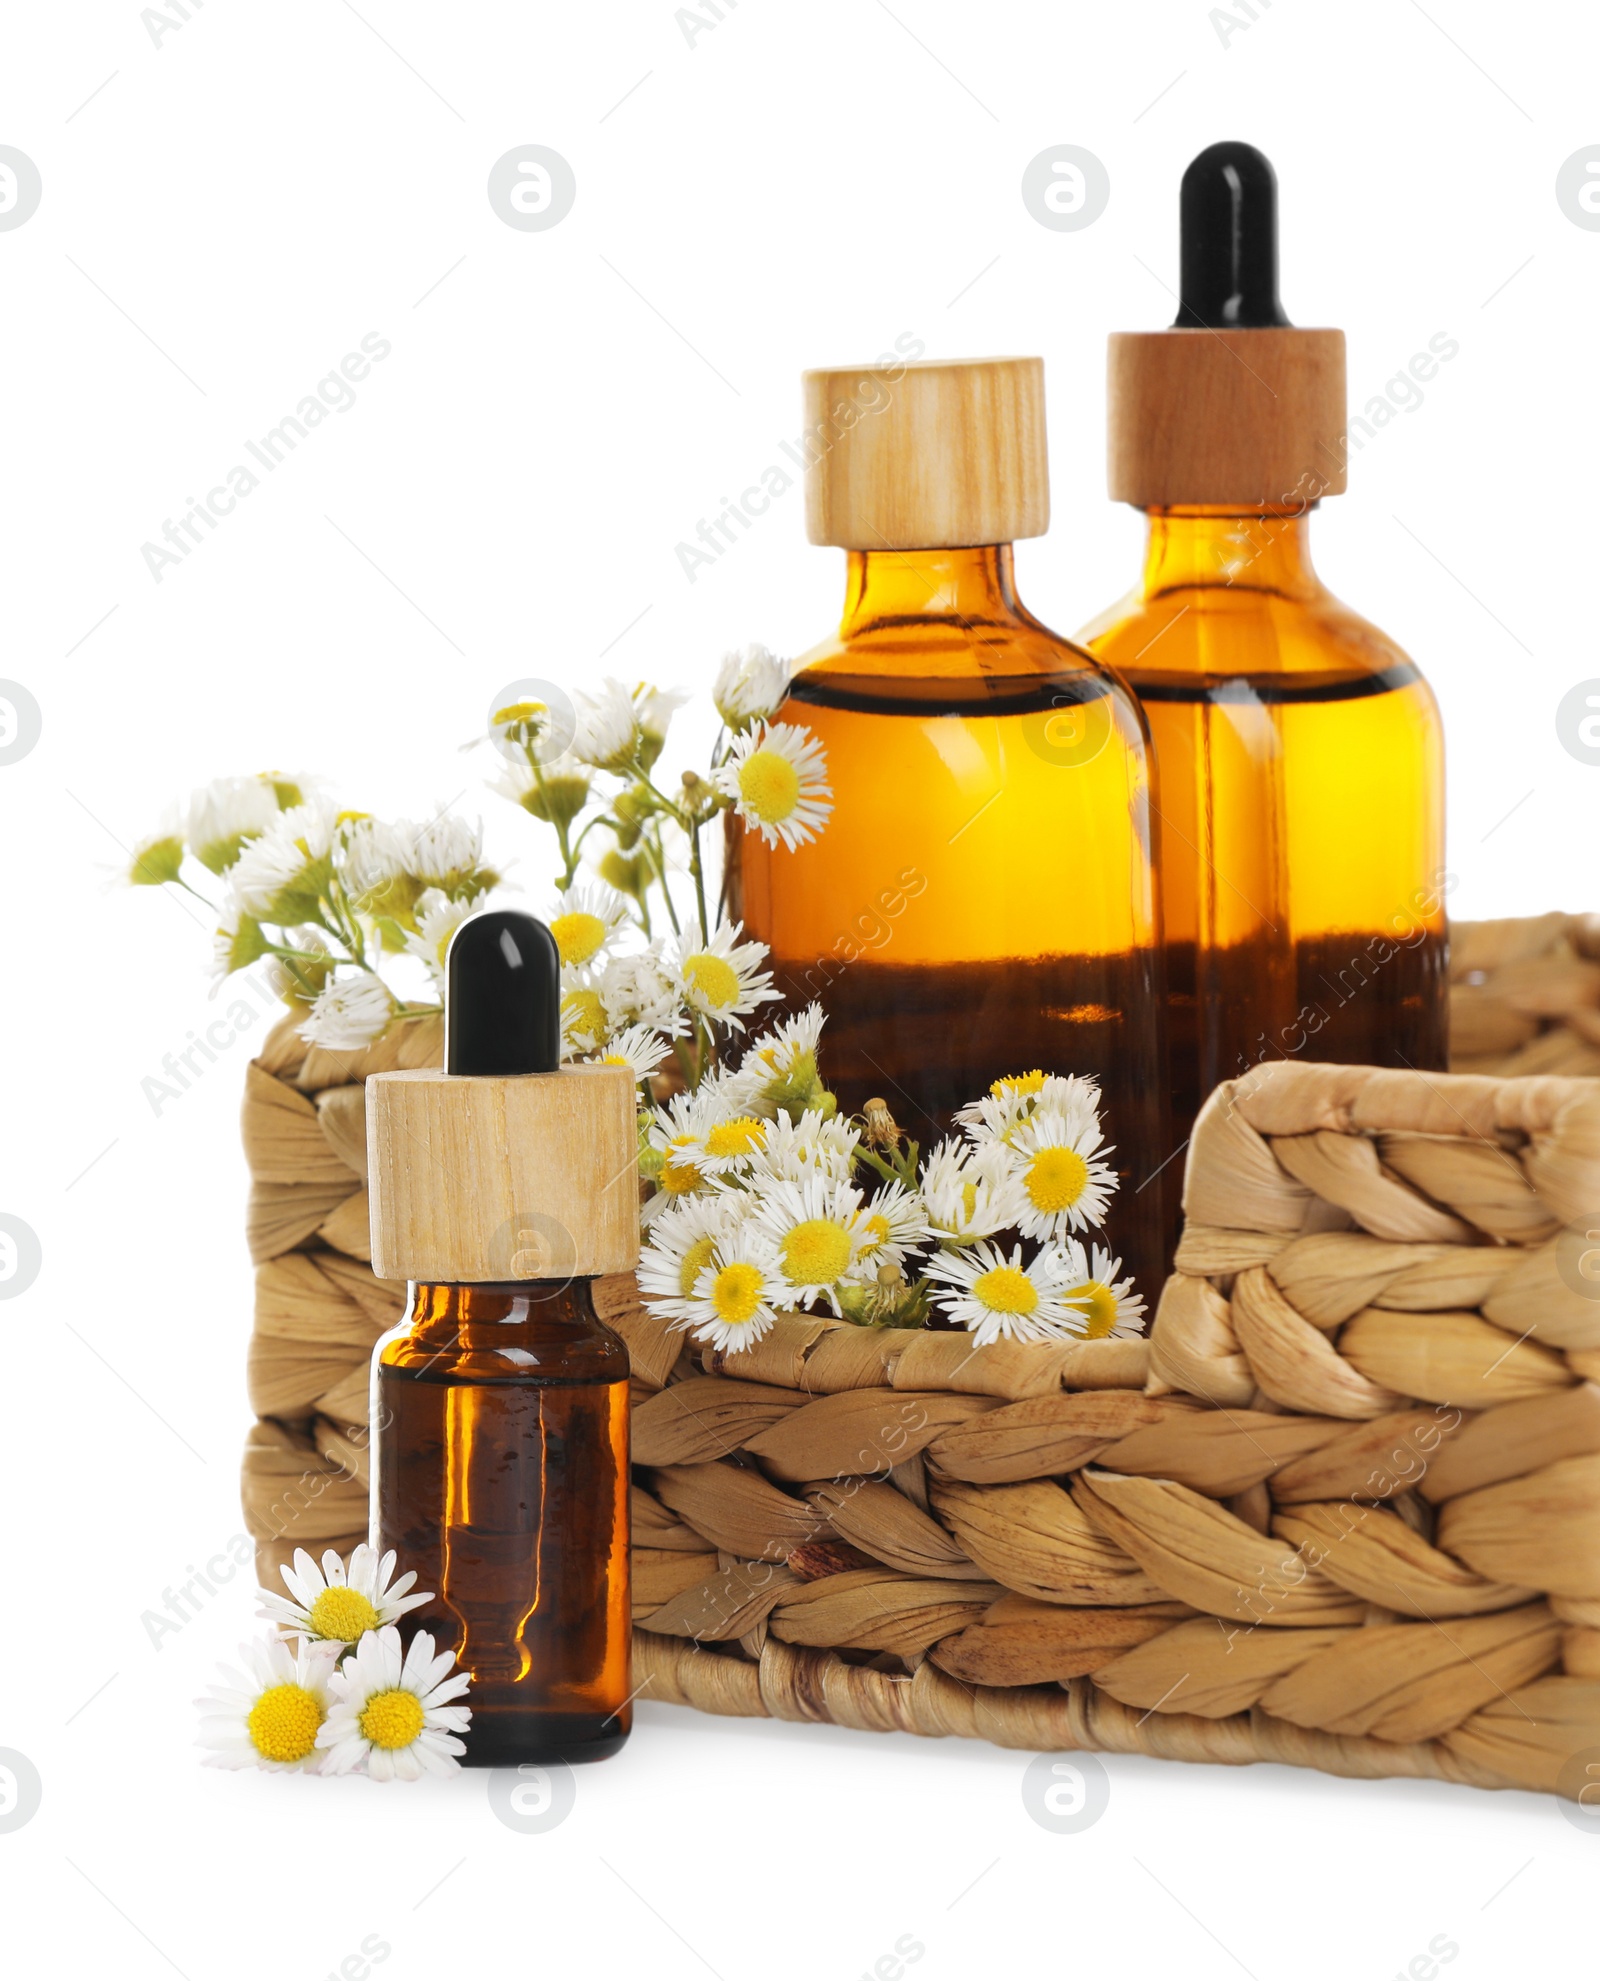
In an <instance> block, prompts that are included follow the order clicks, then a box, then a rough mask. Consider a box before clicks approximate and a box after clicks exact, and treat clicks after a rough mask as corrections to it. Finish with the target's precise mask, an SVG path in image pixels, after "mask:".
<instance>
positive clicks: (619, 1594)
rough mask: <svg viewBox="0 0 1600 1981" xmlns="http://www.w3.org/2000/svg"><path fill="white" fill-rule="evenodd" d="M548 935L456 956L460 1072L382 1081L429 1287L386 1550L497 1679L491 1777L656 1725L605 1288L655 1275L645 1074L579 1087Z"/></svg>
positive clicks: (375, 1497) (603, 1075) (477, 1759)
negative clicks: (601, 1294) (637, 1091)
mask: <svg viewBox="0 0 1600 1981" xmlns="http://www.w3.org/2000/svg"><path fill="white" fill-rule="evenodd" d="M559 1010H560V990H559V965H558V962H557V957H556V946H555V943H554V941H553V939H552V938H551V936H550V932H549V930H548V929H546V928H545V927H544V926H543V924H542V923H540V922H537V921H535V920H534V918H533V917H532V916H531V915H523V914H516V913H486V914H482V915H477V916H474V917H473V918H472V919H471V920H469V921H467V922H464V923H463V924H462V925H461V927H460V929H458V930H457V932H456V934H455V937H454V938H453V940H452V942H451V946H450V953H449V959H448V989H447V992H446V998H445V1032H446V1061H445V1070H444V1071H443V1072H442V1073H440V1072H433V1071H429V1072H417V1073H384V1074H378V1075H376V1076H374V1077H373V1078H372V1079H370V1080H369V1081H368V1082H367V1138H368V1155H369V1178H370V1180H369V1188H370V1191H371V1200H372V1266H373V1270H374V1272H376V1273H377V1275H378V1277H379V1278H380V1279H404V1280H407V1281H409V1282H410V1300H409V1303H408V1307H407V1312H406V1316H405V1319H404V1320H403V1321H402V1322H401V1323H400V1325H399V1326H398V1327H397V1328H395V1329H394V1330H393V1331H392V1332H391V1333H389V1334H387V1335H386V1336H385V1337H384V1338H383V1340H382V1341H380V1342H379V1344H378V1346H377V1349H376V1351H375V1352H374V1356H373V1372H372V1429H373V1454H374V1458H373V1476H372V1539H373V1544H374V1546H376V1547H378V1548H380V1549H383V1548H393V1549H394V1550H395V1552H396V1554H397V1555H398V1556H399V1559H400V1566H401V1568H402V1569H407V1568H411V1569H415V1570H416V1571H417V1578H418V1586H419V1587H420V1588H422V1589H429V1590H432V1591H433V1592H434V1598H433V1601H432V1602H431V1603H430V1604H429V1605H427V1606H426V1607H425V1608H423V1609H420V1610H417V1611H416V1612H414V1613H413V1615H412V1617H411V1618H410V1619H409V1621H410V1623H411V1624H412V1625H414V1626H416V1627H419V1628H427V1629H430V1630H431V1631H432V1632H433V1633H434V1637H435V1642H436V1643H443V1644H447V1645H453V1646H454V1647H455V1650H456V1654H457V1657H458V1658H459V1660H460V1662H461V1665H462V1667H463V1668H464V1669H465V1670H467V1671H469V1672H470V1673H471V1675H472V1691H471V1695H470V1697H469V1699H468V1701H467V1703H468V1705H470V1707H471V1709H472V1726H471V1729H470V1731H469V1732H468V1734H467V1735H466V1744H467V1752H466V1757H465V1759H466V1764H467V1765H468V1766H478V1767H506V1766H513V1767H514V1766H517V1765H518V1764H520V1763H522V1762H538V1761H551V1760H564V1761H588V1760H599V1759H601V1758H603V1757H604V1756H605V1755H608V1754H613V1753H615V1752H616V1750H617V1749H618V1748H619V1747H620V1746H621V1745H622V1743H623V1741H624V1740H625V1739H626V1738H627V1735H628V1729H629V1725H630V1712H631V1708H630V1706H629V1683H628V1661H629V1642H630V1636H629V1633H630V1619H629V1594H628V1587H629V1585H628V1355H627V1350H626V1349H625V1348H624V1347H623V1345H622V1343H621V1342H620V1341H619V1340H618V1339H617V1337H616V1336H615V1335H614V1334H612V1332H611V1331H610V1329H609V1328H607V1327H606V1326H605V1325H604V1324H603V1323H602V1322H601V1320H600V1318H599V1316H598V1315H597V1314H596V1312H595V1307H594V1300H593V1297H592V1290H591V1289H592V1284H593V1280H594V1278H595V1277H596V1276H597V1275H599V1274H601V1273H612V1272H623V1271H626V1270H628V1269H629V1268H631V1267H632V1265H633V1264H634V1262H635V1261H636V1259H637V1257H638V1181H637V1151H636V1147H635V1134H636V1130H635V1125H634V1092H633V1085H632V1080H631V1078H630V1076H629V1074H628V1073H627V1071H626V1069H625V1068H622V1067H608V1066H568V1067H561V1066H560V1065H559V1060H560V1031H559Z"/></svg>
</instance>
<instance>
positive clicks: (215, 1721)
mask: <svg viewBox="0 0 1600 1981" xmlns="http://www.w3.org/2000/svg"><path fill="white" fill-rule="evenodd" d="M239 1656H240V1658H241V1660H242V1661H243V1664H244V1670H242V1671H240V1670H239V1669H237V1668H236V1667H235V1666H233V1665H223V1666H222V1667H221V1668H220V1669H221V1674H222V1676H221V1679H220V1681H213V1683H212V1687H211V1690H210V1691H209V1692H208V1693H207V1694H206V1696H205V1697H204V1698H203V1699H197V1700H196V1701H195V1704H196V1705H197V1706H198V1707H199V1708H200V1715H201V1718H200V1740H199V1745H200V1746H202V1747H204V1748H205V1749H206V1750H207V1752H206V1754H205V1756H204V1765H205V1766H206V1767H208V1768H265V1769H266V1770H268V1771H269V1772H270V1773H273V1774H283V1773H286V1772H289V1771H291V1770H294V1771H298V1772H301V1773H304V1774H308V1775H315V1774H320V1773H321V1772H322V1761H323V1757H322V1755H321V1754H320V1753H319V1752H318V1750H317V1736H318V1734H319V1733H320V1732H321V1731H322V1728H323V1727H324V1726H325V1725H326V1724H327V1720H328V1713H329V1710H330V1708H331V1707H332V1704H333V1692H332V1682H333V1677H334V1668H335V1662H336V1660H337V1658H338V1656H339V1647H338V1646H337V1645H336V1644H317V1643H305V1642H302V1643H301V1644H300V1646H299V1648H298V1649H296V1648H295V1647H294V1646H293V1645H291V1644H288V1643H285V1641H284V1640H283V1638H281V1637H259V1638H257V1639H256V1640H255V1641H254V1642H253V1643H250V1644H241V1645H240V1646H239Z"/></svg>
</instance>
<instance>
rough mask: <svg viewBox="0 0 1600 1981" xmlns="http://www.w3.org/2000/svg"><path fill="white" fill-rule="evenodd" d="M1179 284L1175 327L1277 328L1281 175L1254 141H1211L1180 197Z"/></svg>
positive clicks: (1280, 323)
mask: <svg viewBox="0 0 1600 1981" xmlns="http://www.w3.org/2000/svg"><path fill="white" fill-rule="evenodd" d="M1178 232H1179V265H1180V276H1179V287H1180V289H1181V291H1182V295H1181V299H1180V301H1179V303H1178V315H1177V320H1176V321H1175V322H1174V324H1173V326H1172V327H1173V329H1174V330H1272V329H1280V328H1284V327H1287V325H1288V322H1289V319H1288V318H1287V317H1286V316H1285V315H1284V313H1283V305H1282V303H1280V302H1279V301H1278V180H1277V175H1276V173H1274V171H1273V169H1272V164H1271V161H1270V160H1269V159H1268V158H1267V156H1266V154H1265V153H1264V152H1259V151H1257V150H1256V148H1255V146H1254V145H1253V144H1239V143H1237V142H1229V143H1225V144H1212V145H1207V146H1206V148H1205V150H1204V151H1202V152H1201V153H1200V155H1199V156H1198V157H1197V158H1195V159H1193V160H1191V162H1190V165H1189V169H1188V171H1186V172H1185V173H1184V175H1183V188H1182V191H1181V192H1180V194H1179V197H1178Z"/></svg>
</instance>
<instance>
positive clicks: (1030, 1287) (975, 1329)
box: [926, 1239, 1080, 1348]
mask: <svg viewBox="0 0 1600 1981" xmlns="http://www.w3.org/2000/svg"><path fill="white" fill-rule="evenodd" d="M1073 1263H1074V1262H1073V1261H1072V1260H1071V1259H1069V1258H1068V1257H1067V1255H1066V1253H1065V1252H1064V1251H1063V1250H1062V1249H1061V1248H1060V1247H1059V1246H1054V1245H1046V1246H1045V1247H1044V1248H1043V1249H1042V1250H1041V1251H1040V1253H1039V1255H1038V1257H1037V1258H1035V1259H1034V1261H1033V1263H1032V1264H1031V1265H1029V1266H1024V1264H1023V1263H1022V1247H1021V1246H1020V1245H1017V1246H1015V1247H1013V1249H1012V1252H1011V1256H1010V1258H1007V1257H1006V1255H1005V1253H1004V1252H1003V1251H1002V1250H1001V1248H1000V1247H999V1246H998V1245H996V1244H994V1243H993V1242H992V1241H991V1240H988V1239H985V1240H983V1241H982V1242H981V1243H979V1244H977V1245H974V1246H973V1247H972V1248H971V1250H970V1251H961V1252H941V1253H937V1254H935V1256H934V1257H933V1258H932V1259H930V1260H929V1261H928V1265H927V1268H926V1270H927V1274H928V1277H929V1278H930V1279H933V1280H938V1281H940V1282H941V1284H942V1285H943V1286H946V1287H948V1288H949V1289H950V1291H948V1292H936V1293H935V1294H934V1296H933V1299H934V1304H935V1305H936V1306H938V1307H940V1308H942V1309H943V1311H944V1312H945V1313H946V1314H947V1315H948V1316H949V1317H950V1319H951V1320H953V1321H958V1322H959V1323H960V1324H961V1326H962V1327H964V1328H966V1329H967V1330H968V1331H969V1332H970V1333H971V1334H972V1335H973V1337H974V1339H975V1340H976V1342H977V1345H978V1346H979V1347H980V1348H983V1347H987V1345H988V1344H989V1343H990V1342H993V1341H1008V1340H1009V1341H1050V1340H1056V1339H1060V1338H1062V1337H1065V1336H1067V1335H1071V1334H1073V1333H1075V1332H1076V1329H1075V1327H1074V1322H1076V1321H1077V1320H1078V1319H1079V1318H1080V1317H1079V1314H1078V1312H1077V1310H1076V1309H1075V1308H1073V1307H1072V1306H1071V1304H1070V1303H1069V1302H1068V1300H1067V1299H1066V1298H1065V1288H1066V1285H1067V1283H1068V1281H1069V1280H1070V1278H1071V1276H1072V1270H1073Z"/></svg>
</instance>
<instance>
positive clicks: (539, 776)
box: [490, 751, 594, 825]
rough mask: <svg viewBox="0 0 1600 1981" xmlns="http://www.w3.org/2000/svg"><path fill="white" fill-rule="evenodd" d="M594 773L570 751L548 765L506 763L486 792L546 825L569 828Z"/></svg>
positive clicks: (586, 798)
mask: <svg viewBox="0 0 1600 1981" xmlns="http://www.w3.org/2000/svg"><path fill="white" fill-rule="evenodd" d="M593 778H594V773H593V771H592V770H591V769H590V768H589V766H588V765H587V764H585V763H580V762H579V760H578V759H577V758H576V757H575V756H573V755H572V754H571V752H570V751H566V752H563V753H562V754H561V755H560V756H555V757H552V758H551V759H550V761H549V762H548V763H537V764H535V763H526V762H513V763H508V764H507V765H506V766H505V768H504V769H503V770H502V771H501V773H500V775H499V776H498V777H497V778H495V779H494V781H493V783H492V784H491V786H490V789H491V790H493V791H497V792H498V793H499V794H500V796H501V797H502V798H509V799H510V800H511V802H512V804H514V805H520V806H521V807H522V809H523V810H524V811H525V812H528V813H529V814H530V815H531V816H532V817H534V818H536V819H543V820H544V821H545V823H546V824H547V825H571V823H572V822H573V820H574V819H575V818H576V817H577V816H578V814H579V813H580V812H581V811H582V810H583V808H584V806H585V805H587V804H588V802H589V787H590V784H591V783H592V782H593Z"/></svg>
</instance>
